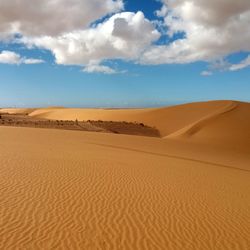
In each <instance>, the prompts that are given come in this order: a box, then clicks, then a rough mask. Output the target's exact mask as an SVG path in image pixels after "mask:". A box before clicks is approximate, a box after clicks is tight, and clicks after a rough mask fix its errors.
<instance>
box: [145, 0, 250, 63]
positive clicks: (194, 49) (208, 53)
mask: <svg viewBox="0 0 250 250" xmlns="http://www.w3.org/2000/svg"><path fill="white" fill-rule="evenodd" d="M163 2H164V7H163V9H162V10H161V11H159V12H158V15H159V16H164V24H165V26H166V27H167V28H168V36H169V37H170V38H171V37H173V35H178V34H179V37H180V38H179V39H177V40H175V41H174V42H172V43H170V44H168V45H162V46H152V47H151V48H150V49H149V50H147V51H146V52H145V53H144V55H143V57H142V58H141V62H142V63H146V64H164V63H190V62H195V61H213V60H217V59H219V58H223V57H225V56H227V55H229V54H231V53H234V52H238V51H250V43H249V41H250V29H249V23H250V1H249V0H237V1H235V0H209V1H207V0H186V1H182V0H163Z"/></svg>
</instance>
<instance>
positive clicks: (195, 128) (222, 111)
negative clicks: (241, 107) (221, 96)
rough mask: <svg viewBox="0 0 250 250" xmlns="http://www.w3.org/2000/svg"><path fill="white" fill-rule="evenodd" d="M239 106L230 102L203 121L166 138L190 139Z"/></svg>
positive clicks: (202, 119) (205, 117)
mask: <svg viewBox="0 0 250 250" xmlns="http://www.w3.org/2000/svg"><path fill="white" fill-rule="evenodd" d="M237 107H238V104H237V103H236V102H233V101H232V102H229V103H227V104H226V105H225V106H224V107H222V108H220V109H218V110H215V111H214V112H212V113H211V114H208V115H206V116H204V117H202V118H201V119H199V120H197V121H195V122H194V123H191V124H189V125H188V126H186V127H184V128H182V129H180V130H177V131H176V132H174V133H172V134H170V135H168V136H166V138H173V137H179V136H182V137H190V136H192V135H194V134H195V133H197V132H198V131H199V130H201V129H202V128H203V127H204V126H206V125H207V124H208V123H209V122H211V121H212V120H214V119H216V118H218V117H219V116H220V115H222V114H225V113H227V112H230V111H232V110H233V109H235V108H237Z"/></svg>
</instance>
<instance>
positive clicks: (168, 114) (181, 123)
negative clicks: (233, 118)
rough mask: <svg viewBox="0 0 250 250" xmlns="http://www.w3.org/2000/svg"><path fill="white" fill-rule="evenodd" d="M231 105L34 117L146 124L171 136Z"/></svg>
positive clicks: (42, 113)
mask: <svg viewBox="0 0 250 250" xmlns="http://www.w3.org/2000/svg"><path fill="white" fill-rule="evenodd" d="M229 103H231V101H211V102H203V103H190V104H184V105H178V106H173V107H166V108H156V109H52V110H50V109H38V110H35V111H34V112H31V113H30V116H34V117H39V118H46V119H55V120H56V119H58V120H75V119H78V120H105V121H110V120H113V121H128V122H135V121H136V122H143V123H145V124H147V125H149V126H153V127H156V128H157V129H159V130H160V132H161V134H162V136H167V135H169V134H171V133H173V132H175V131H177V130H179V129H182V128H183V127H185V126H188V125H189V124H192V123H194V122H196V121H197V120H199V119H201V117H204V116H207V115H209V114H210V113H213V112H214V111H215V110H218V109H221V108H224V106H226V105H228V104H229Z"/></svg>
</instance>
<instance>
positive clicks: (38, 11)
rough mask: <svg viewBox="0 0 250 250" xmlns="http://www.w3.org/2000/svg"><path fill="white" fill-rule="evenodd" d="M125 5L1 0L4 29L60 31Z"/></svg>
mask: <svg viewBox="0 0 250 250" xmlns="http://www.w3.org/2000/svg"><path fill="white" fill-rule="evenodd" d="M121 9H123V1H122V0H91V1H89V0H42V1H40V0H34V1H32V3H31V1H30V0H22V1H19V0H18V1H17V0H1V1H0V33H2V36H3V34H5V35H9V34H10V33H11V34H15V33H20V34H22V35H25V36H31V35H32V36H34V35H36V36H37V35H59V34H62V33H65V32H71V31H72V30H78V29H83V28H86V27H88V26H89V24H90V23H92V22H94V21H96V20H97V19H99V18H101V17H103V16H106V15H107V14H111V13H115V12H117V11H120V10H121Z"/></svg>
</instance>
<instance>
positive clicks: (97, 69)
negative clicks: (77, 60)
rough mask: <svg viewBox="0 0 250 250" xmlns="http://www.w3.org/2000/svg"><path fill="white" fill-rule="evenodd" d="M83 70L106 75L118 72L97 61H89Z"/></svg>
mask: <svg viewBox="0 0 250 250" xmlns="http://www.w3.org/2000/svg"><path fill="white" fill-rule="evenodd" d="M83 72H87V73H103V74H107V75H112V74H116V73H118V72H117V71H116V70H114V69H112V68H111V67H109V66H105V65H100V64H99V62H95V61H93V62H90V63H89V64H88V65H86V66H85V67H84V69H83Z"/></svg>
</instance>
